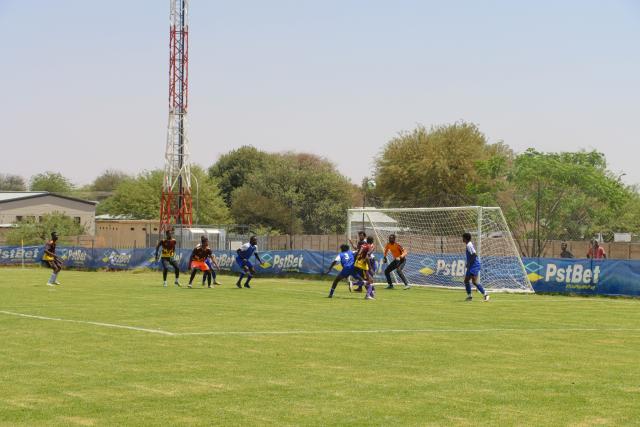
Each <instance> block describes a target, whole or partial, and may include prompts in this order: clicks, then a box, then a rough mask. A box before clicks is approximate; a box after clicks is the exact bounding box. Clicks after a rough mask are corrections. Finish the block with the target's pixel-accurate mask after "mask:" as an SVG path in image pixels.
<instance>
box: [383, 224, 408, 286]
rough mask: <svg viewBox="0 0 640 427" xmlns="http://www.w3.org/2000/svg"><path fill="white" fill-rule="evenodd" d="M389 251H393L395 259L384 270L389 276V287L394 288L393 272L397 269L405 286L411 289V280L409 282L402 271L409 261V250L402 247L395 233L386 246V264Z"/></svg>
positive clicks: (391, 235)
mask: <svg viewBox="0 0 640 427" xmlns="http://www.w3.org/2000/svg"><path fill="white" fill-rule="evenodd" d="M389 252H391V255H393V261H391V263H390V264H389V265H388V266H387V268H386V269H385V270H384V275H385V276H386V277H387V283H388V286H387V289H394V287H393V283H392V282H391V272H392V271H394V270H396V272H397V273H398V276H400V279H402V282H403V283H404V288H405V289H409V288H410V287H411V286H409V282H407V278H406V277H405V275H404V272H403V271H402V270H403V269H404V266H405V264H406V262H407V254H408V252H407V251H406V249H405V248H403V247H402V245H401V244H400V243H398V242H396V235H395V234H390V235H389V243H387V245H386V246H385V247H384V257H383V260H382V262H383V263H385V264H386V263H387V254H388V253H389Z"/></svg>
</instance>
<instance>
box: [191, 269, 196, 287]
mask: <svg viewBox="0 0 640 427" xmlns="http://www.w3.org/2000/svg"><path fill="white" fill-rule="evenodd" d="M196 274H198V270H196V269H193V271H192V272H191V277H190V278H189V284H191V283H193V279H194V277H196Z"/></svg>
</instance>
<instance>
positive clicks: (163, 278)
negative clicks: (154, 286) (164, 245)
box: [162, 270, 169, 281]
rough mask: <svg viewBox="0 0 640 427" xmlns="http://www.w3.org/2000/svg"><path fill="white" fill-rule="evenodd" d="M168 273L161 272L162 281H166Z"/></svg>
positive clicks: (166, 271) (165, 271)
mask: <svg viewBox="0 0 640 427" xmlns="http://www.w3.org/2000/svg"><path fill="white" fill-rule="evenodd" d="M168 272H169V271H168V270H162V280H164V281H166V280H167V273H168Z"/></svg>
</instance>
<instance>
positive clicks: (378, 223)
mask: <svg viewBox="0 0 640 427" xmlns="http://www.w3.org/2000/svg"><path fill="white" fill-rule="evenodd" d="M359 231H364V232H365V233H367V236H372V237H373V238H374V239H375V244H376V258H377V259H378V269H377V271H376V276H375V277H376V282H378V283H384V282H386V279H385V276H384V268H385V267H386V265H384V264H382V262H381V261H382V253H383V248H384V246H385V245H386V243H387V241H388V238H389V235H390V234H395V235H396V236H397V241H398V243H400V244H401V245H402V246H403V247H404V248H405V249H406V250H407V251H408V252H409V255H408V256H407V262H406V264H405V267H404V274H405V276H406V277H407V280H408V281H409V283H410V284H411V285H419V286H437V287H445V288H463V287H464V275H465V272H466V268H465V265H466V257H465V245H464V243H463V242H462V234H463V233H470V234H471V236H472V240H473V242H474V245H475V247H476V251H477V252H478V256H479V257H480V262H481V264H482V270H481V272H480V283H481V284H482V285H483V286H484V287H485V288H486V289H487V290H489V291H492V292H533V288H532V287H531V282H530V281H529V278H528V277H527V273H526V270H525V267H524V264H523V263H522V259H521V258H520V255H519V253H518V249H517V246H516V243H515V241H514V239H513V235H512V234H511V231H510V230H509V226H508V225H507V221H506V219H505V217H504V215H503V213H502V210H501V209H500V208H498V207H482V206H463V207H444V208H388V209H383V208H381V209H378V208H359V209H349V211H348V221H347V236H348V237H349V239H352V240H355V239H357V235H358V232H359ZM388 258H389V259H388V260H389V261H391V259H390V255H388ZM387 265H388V264H387ZM392 281H393V282H394V283H400V281H399V277H398V276H397V275H396V274H395V273H392Z"/></svg>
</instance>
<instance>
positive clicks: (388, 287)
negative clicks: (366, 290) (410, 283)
mask: <svg viewBox="0 0 640 427" xmlns="http://www.w3.org/2000/svg"><path fill="white" fill-rule="evenodd" d="M385 289H395V288H394V287H393V285H387V287H386V288H385Z"/></svg>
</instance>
